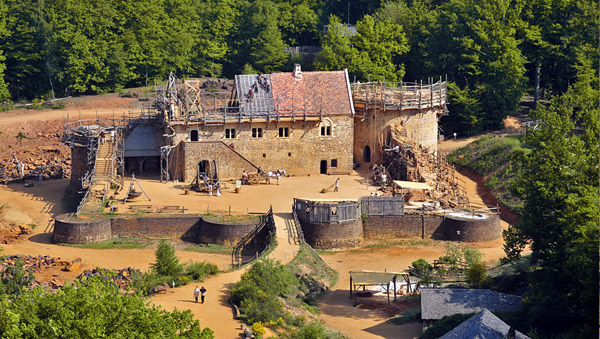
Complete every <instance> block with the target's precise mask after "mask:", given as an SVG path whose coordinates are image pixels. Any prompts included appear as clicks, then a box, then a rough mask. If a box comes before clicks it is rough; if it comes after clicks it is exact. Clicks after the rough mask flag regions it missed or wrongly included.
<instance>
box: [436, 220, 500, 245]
mask: <svg viewBox="0 0 600 339" xmlns="http://www.w3.org/2000/svg"><path fill="white" fill-rule="evenodd" d="M484 216H485V218H484V219H476V220H473V219H462V218H453V217H450V216H449V217H446V229H445V235H444V239H446V240H450V241H464V242H479V241H491V240H496V239H500V237H501V236H502V232H501V230H500V220H499V218H498V215H497V214H485V215H484Z"/></svg>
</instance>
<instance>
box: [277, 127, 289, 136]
mask: <svg viewBox="0 0 600 339" xmlns="http://www.w3.org/2000/svg"><path fill="white" fill-rule="evenodd" d="M279 137H280V138H289V137H290V128H289V127H279Z"/></svg>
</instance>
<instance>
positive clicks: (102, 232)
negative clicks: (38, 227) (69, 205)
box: [52, 214, 112, 244]
mask: <svg viewBox="0 0 600 339" xmlns="http://www.w3.org/2000/svg"><path fill="white" fill-rule="evenodd" d="M111 224H112V222H111V219H100V220H81V219H76V218H73V217H72V216H71V215H70V214H61V215H59V216H57V217H56V219H55V220H54V232H53V235H52V241H53V242H55V243H66V244H89V243H97V242H103V241H106V240H109V239H110V238H112V231H111Z"/></svg>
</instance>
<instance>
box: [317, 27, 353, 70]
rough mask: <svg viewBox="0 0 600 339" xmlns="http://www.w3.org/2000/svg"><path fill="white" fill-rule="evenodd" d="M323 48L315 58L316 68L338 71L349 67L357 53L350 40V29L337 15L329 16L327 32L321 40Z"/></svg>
mask: <svg viewBox="0 0 600 339" xmlns="http://www.w3.org/2000/svg"><path fill="white" fill-rule="evenodd" d="M321 47H322V50H321V52H319V54H317V57H316V58H315V69H316V70H320V71H338V70H340V69H343V68H349V67H350V66H351V65H352V60H353V59H354V55H355V54H356V50H355V49H354V48H353V47H352V42H351V41H350V31H349V30H348V29H347V28H346V26H344V25H342V22H341V21H340V19H339V18H338V17H336V16H331V17H330V18H329V26H328V30H327V33H326V34H325V35H324V36H323V38H322V40H321Z"/></svg>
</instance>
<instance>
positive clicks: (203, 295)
mask: <svg viewBox="0 0 600 339" xmlns="http://www.w3.org/2000/svg"><path fill="white" fill-rule="evenodd" d="M200 293H201V294H200V297H201V298H202V303H203V304H204V297H206V288H204V286H202V288H201V289H200Z"/></svg>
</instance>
